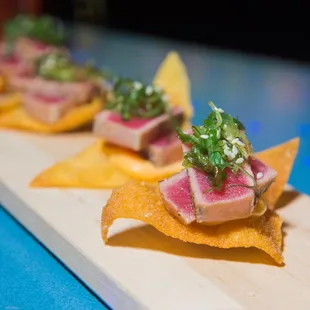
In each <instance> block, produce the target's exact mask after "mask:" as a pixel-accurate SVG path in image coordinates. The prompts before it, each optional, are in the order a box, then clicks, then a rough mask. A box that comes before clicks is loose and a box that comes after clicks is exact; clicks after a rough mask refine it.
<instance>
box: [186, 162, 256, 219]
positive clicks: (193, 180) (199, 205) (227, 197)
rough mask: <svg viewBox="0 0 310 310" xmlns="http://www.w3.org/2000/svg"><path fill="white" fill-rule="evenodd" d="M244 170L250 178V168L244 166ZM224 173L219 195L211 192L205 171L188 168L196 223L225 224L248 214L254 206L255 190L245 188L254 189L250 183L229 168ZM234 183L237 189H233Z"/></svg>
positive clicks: (246, 178)
mask: <svg viewBox="0 0 310 310" xmlns="http://www.w3.org/2000/svg"><path fill="white" fill-rule="evenodd" d="M244 169H245V170H246V171H247V172H248V173H249V174H250V175H252V172H251V169H250V167H248V166H244ZM225 172H226V175H227V176H226V179H225V180H224V184H223V187H222V190H221V191H220V192H219V191H216V190H211V191H210V189H211V182H210V181H209V179H208V177H207V175H206V174H205V173H204V172H202V171H201V170H198V169H196V168H189V169H188V175H189V180H190V187H191V193H192V197H193V200H194V205H195V214H196V221H197V222H198V223H206V224H208V223H209V224H210V223H217V222H225V221H231V220H236V219H242V218H247V217H249V216H250V215H251V213H252V211H253V209H254V204H255V194H254V189H252V188H247V187H245V186H253V180H252V179H251V177H249V176H247V175H245V174H243V173H241V172H238V173H237V174H234V173H233V172H232V171H231V170H228V169H226V171H225ZM237 184H238V185H240V186H235V185H237ZM232 185H234V186H232ZM230 186H231V187H230Z"/></svg>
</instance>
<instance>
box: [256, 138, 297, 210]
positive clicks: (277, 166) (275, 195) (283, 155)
mask: <svg viewBox="0 0 310 310" xmlns="http://www.w3.org/2000/svg"><path fill="white" fill-rule="evenodd" d="M298 147H299V138H294V139H291V140H289V141H288V142H285V143H282V144H279V145H276V146H274V147H271V148H269V149H266V150H264V151H262V152H259V153H257V154H256V156H257V158H258V159H259V160H261V161H263V162H264V163H266V164H267V165H268V166H270V167H272V168H273V169H274V170H276V171H277V172H278V175H277V177H276V180H275V182H274V183H273V184H272V185H271V186H270V188H269V189H268V191H267V192H266V193H265V194H264V195H263V198H264V200H265V201H266V202H267V205H268V208H269V209H271V210H272V209H274V207H275V205H276V203H277V201H278V199H279V198H280V196H281V194H282V192H283V190H284V187H285V185H286V183H287V181H288V179H289V176H290V174H291V171H292V168H293V165H294V161H295V158H296V155H297V151H298Z"/></svg>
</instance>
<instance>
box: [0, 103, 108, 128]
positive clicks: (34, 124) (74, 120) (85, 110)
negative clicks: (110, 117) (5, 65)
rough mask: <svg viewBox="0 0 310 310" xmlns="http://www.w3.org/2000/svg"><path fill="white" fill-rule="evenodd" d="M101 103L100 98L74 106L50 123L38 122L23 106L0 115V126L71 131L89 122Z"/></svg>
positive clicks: (99, 108) (100, 107) (100, 106)
mask: <svg viewBox="0 0 310 310" xmlns="http://www.w3.org/2000/svg"><path fill="white" fill-rule="evenodd" d="M102 105H103V103H102V101H101V100H100V99H95V100H93V101H92V102H91V103H89V104H85V105H82V106H79V107H76V108H75V109H73V110H72V111H70V112H69V113H68V114H66V115H65V116H64V117H63V118H62V119H60V120H59V121H58V122H56V123H55V124H52V125H47V124H43V123H40V122H38V121H36V120H34V119H32V118H31V117H30V116H28V115H27V114H26V112H25V111H24V109H23V108H18V109H14V110H12V111H10V112H8V113H5V114H4V115H2V116H1V117H0V127H5V128H13V129H20V130H26V131H32V132H37V133H44V134H48V133H59V132H66V131H71V130H74V129H77V128H79V127H82V126H83V125H86V124H88V123H90V122H91V121H92V120H93V118H94V116H95V115H96V114H97V113H98V112H99V111H100V110H101V109H102Z"/></svg>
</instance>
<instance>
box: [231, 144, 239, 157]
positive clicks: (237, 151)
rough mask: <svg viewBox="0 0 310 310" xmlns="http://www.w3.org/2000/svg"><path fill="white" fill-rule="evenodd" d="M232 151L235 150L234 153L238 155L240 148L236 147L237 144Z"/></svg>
mask: <svg viewBox="0 0 310 310" xmlns="http://www.w3.org/2000/svg"><path fill="white" fill-rule="evenodd" d="M232 152H233V154H234V155H237V154H238V153H239V150H238V149H237V148H236V146H235V145H234V146H233V148H232Z"/></svg>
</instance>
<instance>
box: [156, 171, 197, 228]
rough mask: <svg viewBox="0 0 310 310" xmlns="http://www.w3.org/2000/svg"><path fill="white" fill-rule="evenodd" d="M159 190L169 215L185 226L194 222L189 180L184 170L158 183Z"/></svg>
mask: <svg viewBox="0 0 310 310" xmlns="http://www.w3.org/2000/svg"><path fill="white" fill-rule="evenodd" d="M159 189H160V192H161V195H162V198H163V201H164V204H165V207H166V208H167V210H168V212H169V213H170V214H172V215H173V216H175V217H176V218H178V219H179V220H180V221H182V222H183V223H184V224H187V225H188V224H190V223H192V222H194V221H195V212H194V206H193V202H192V199H191V193H190V187H189V178H188V175H187V172H186V170H185V169H184V170H182V171H180V172H179V173H177V174H175V175H173V176H171V177H170V178H167V179H165V180H164V181H161V182H159Z"/></svg>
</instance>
